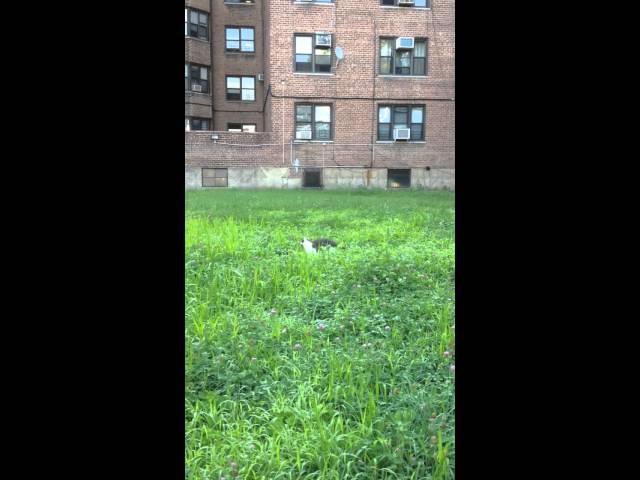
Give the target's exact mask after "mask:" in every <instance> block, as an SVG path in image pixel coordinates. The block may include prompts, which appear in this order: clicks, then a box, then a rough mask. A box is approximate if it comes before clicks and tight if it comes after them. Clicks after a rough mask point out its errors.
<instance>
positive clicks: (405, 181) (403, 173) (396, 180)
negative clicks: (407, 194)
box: [387, 168, 411, 188]
mask: <svg viewBox="0 0 640 480" xmlns="http://www.w3.org/2000/svg"><path fill="white" fill-rule="evenodd" d="M410 186H411V169H409V168H402V169H390V168H389V169H388V170H387V188H409V187H410Z"/></svg>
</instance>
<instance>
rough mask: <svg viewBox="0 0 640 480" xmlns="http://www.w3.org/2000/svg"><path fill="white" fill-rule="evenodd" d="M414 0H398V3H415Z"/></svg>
mask: <svg viewBox="0 0 640 480" xmlns="http://www.w3.org/2000/svg"><path fill="white" fill-rule="evenodd" d="M413 3H414V2H413V0H398V5H413Z"/></svg>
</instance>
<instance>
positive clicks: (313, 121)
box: [293, 102, 335, 142]
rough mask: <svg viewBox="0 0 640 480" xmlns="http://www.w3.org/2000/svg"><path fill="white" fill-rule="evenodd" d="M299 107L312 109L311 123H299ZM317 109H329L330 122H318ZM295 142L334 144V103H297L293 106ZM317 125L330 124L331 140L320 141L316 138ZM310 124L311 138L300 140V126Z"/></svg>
mask: <svg viewBox="0 0 640 480" xmlns="http://www.w3.org/2000/svg"><path fill="white" fill-rule="evenodd" d="M298 107H311V121H310V122H299V121H298ZM315 107H329V122H316V108H315ZM293 115H294V116H293V120H294V122H293V140H294V141H295V142H333V134H334V131H333V128H334V123H335V122H334V108H333V104H332V103H309V102H297V103H294V105H293ZM316 123H323V124H324V123H329V138H327V139H318V138H316ZM301 124H304V125H306V124H310V125H311V138H309V139H307V138H298V135H297V134H298V125H301Z"/></svg>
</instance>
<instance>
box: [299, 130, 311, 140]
mask: <svg viewBox="0 0 640 480" xmlns="http://www.w3.org/2000/svg"><path fill="white" fill-rule="evenodd" d="M296 139H297V140H311V130H301V131H298V132H297V134H296Z"/></svg>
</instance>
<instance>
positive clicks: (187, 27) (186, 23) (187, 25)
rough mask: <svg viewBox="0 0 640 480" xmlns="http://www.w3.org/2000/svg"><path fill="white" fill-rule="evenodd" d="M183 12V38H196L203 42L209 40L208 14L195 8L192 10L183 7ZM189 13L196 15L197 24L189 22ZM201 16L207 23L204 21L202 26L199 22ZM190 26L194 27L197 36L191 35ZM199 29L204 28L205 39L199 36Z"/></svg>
mask: <svg viewBox="0 0 640 480" xmlns="http://www.w3.org/2000/svg"><path fill="white" fill-rule="evenodd" d="M184 11H185V16H186V17H187V18H186V19H185V21H184V28H185V32H184V36H185V37H187V38H197V39H199V40H203V41H206V42H208V41H209V40H210V38H209V37H210V34H209V33H210V31H211V28H210V18H211V16H210V15H209V12H205V11H204V10H199V9H197V8H192V7H185V8H184ZM191 12H195V13H197V14H198V23H197V24H194V23H192V22H191ZM202 15H205V16H206V19H207V21H206V23H205V24H202V23H201V21H200V17H201V16H202ZM192 25H194V26H195V27H196V32H197V35H191V26H192ZM200 28H206V32H207V36H206V38H205V37H202V36H200Z"/></svg>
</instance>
